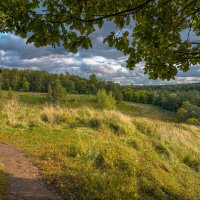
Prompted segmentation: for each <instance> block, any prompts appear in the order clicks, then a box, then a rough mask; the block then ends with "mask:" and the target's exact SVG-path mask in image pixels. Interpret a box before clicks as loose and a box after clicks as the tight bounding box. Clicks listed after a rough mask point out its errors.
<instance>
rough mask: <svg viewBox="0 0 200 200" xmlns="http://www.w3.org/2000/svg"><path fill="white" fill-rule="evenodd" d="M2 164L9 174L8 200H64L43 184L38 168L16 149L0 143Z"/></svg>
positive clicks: (0, 160)
mask: <svg viewBox="0 0 200 200" xmlns="http://www.w3.org/2000/svg"><path fill="white" fill-rule="evenodd" d="M0 162H1V163H2V164H3V165H4V167H5V172H6V173H7V174H8V176H7V182H8V188H7V191H6V198H7V200H62V198H61V197H60V196H59V195H58V194H57V193H56V192H55V191H53V190H50V189H48V188H47V186H46V185H45V184H44V183H43V182H42V180H41V177H40V175H39V173H38V170H37V168H36V167H34V166H33V164H32V163H31V162H30V161H29V160H28V159H27V158H26V157H25V155H24V154H23V153H22V152H21V151H19V150H17V149H15V148H14V147H12V146H10V145H7V144H1V143H0Z"/></svg>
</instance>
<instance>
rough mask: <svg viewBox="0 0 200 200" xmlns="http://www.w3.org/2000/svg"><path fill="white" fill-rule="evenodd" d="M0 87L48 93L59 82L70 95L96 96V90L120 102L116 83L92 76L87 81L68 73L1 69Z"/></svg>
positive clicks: (119, 90) (119, 93)
mask: <svg viewBox="0 0 200 200" xmlns="http://www.w3.org/2000/svg"><path fill="white" fill-rule="evenodd" d="M0 70H1V73H0V74H1V75H0V86H1V88H2V89H3V90H9V89H12V90H14V91H26V92H28V91H30V92H48V88H49V85H51V84H54V82H55V81H56V82H58V81H59V82H60V84H61V85H62V87H64V88H65V90H66V92H68V93H72V94H97V92H98V90H105V91H107V92H112V94H113V96H114V97H115V99H116V100H122V93H121V87H120V85H119V84H118V83H113V82H111V81H104V80H99V79H97V77H96V75H95V74H92V75H91V76H90V77H89V79H86V78H82V77H80V76H77V75H71V74H69V73H64V74H52V73H49V72H47V71H35V70H18V69H5V68H1V69H0Z"/></svg>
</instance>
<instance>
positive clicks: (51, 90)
mask: <svg viewBox="0 0 200 200" xmlns="http://www.w3.org/2000/svg"><path fill="white" fill-rule="evenodd" d="M65 96H66V92H65V89H64V88H63V87H62V85H61V83H60V80H59V79H57V80H56V81H54V82H53V83H51V84H50V85H49V87H48V99H49V101H50V102H51V103H53V104H58V105H60V104H62V103H64V102H65Z"/></svg>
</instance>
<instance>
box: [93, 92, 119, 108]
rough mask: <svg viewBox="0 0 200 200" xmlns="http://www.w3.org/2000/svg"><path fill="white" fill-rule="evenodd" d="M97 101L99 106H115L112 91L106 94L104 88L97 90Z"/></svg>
mask: <svg viewBox="0 0 200 200" xmlns="http://www.w3.org/2000/svg"><path fill="white" fill-rule="evenodd" d="M97 102H98V106H99V107H100V108H105V109H114V108H115V107H116V101H115V99H114V98H113V96H112V93H109V94H107V93H106V91H105V90H99V91H98V93H97Z"/></svg>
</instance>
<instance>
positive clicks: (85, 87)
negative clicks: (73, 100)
mask: <svg viewBox="0 0 200 200" xmlns="http://www.w3.org/2000/svg"><path fill="white" fill-rule="evenodd" d="M0 85H1V88H2V89H3V90H10V91H12V90H14V91H31V92H48V93H49V99H50V101H52V102H54V103H55V102H61V100H62V99H64V98H65V93H70V94H94V95H96V94H97V93H98V91H99V90H101V91H102V90H105V91H106V92H107V93H112V96H113V97H114V98H115V100H116V101H121V100H125V101H130V102H136V103H145V104H153V105H156V106H159V107H161V108H163V109H165V110H169V111H173V112H177V120H178V121H179V122H185V121H187V122H189V123H193V124H195V125H199V123H200V122H199V121H200V83H195V84H181V85H150V86H145V85H144V86H137V85H130V86H121V85H119V84H118V83H113V82H111V81H105V80H99V79H98V78H97V77H96V75H95V74H92V75H91V76H90V77H89V79H86V78H82V77H80V76H77V75H71V74H69V73H65V74H52V73H48V72H46V71H34V70H17V69H3V68H2V69H1V77H0Z"/></svg>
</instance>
